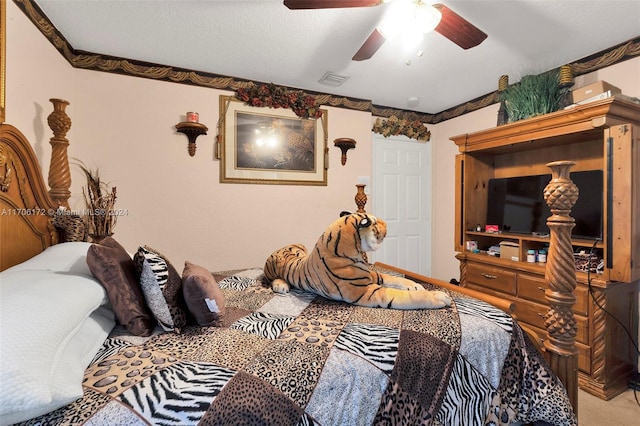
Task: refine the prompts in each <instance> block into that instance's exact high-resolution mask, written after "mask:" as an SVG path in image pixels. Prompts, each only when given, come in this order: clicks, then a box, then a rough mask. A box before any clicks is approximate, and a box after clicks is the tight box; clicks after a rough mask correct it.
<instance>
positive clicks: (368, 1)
mask: <svg viewBox="0 0 640 426" xmlns="http://www.w3.org/2000/svg"><path fill="white" fill-rule="evenodd" d="M391 1H393V0H284V5H285V6H286V7H288V8H289V9H292V10H297V9H332V8H334V9H335V8H337V9H340V8H346V7H369V6H378V5H380V4H382V3H390V2H391ZM395 3H397V4H399V6H398V7H397V8H395V9H394V10H393V12H392V11H391V10H389V12H390V13H389V14H388V16H387V19H385V20H384V21H383V22H381V23H380V25H378V26H377V27H376V28H375V29H374V30H373V32H372V33H371V35H370V36H369V37H368V38H367V39H366V40H365V42H364V43H363V44H362V46H361V47H360V49H359V50H358V51H357V52H356V54H355V55H353V58H351V59H352V60H354V61H364V60H367V59H369V58H371V57H372V56H373V54H374V53H376V51H377V50H378V49H379V48H380V46H382V44H383V43H384V42H385V40H387V39H388V38H390V37H392V33H393V32H394V30H398V29H400V28H402V27H406V26H407V24H408V23H409V22H414V23H416V24H417V25H420V30H421V31H422V32H423V33H426V32H428V31H431V30H435V31H436V32H438V33H440V34H442V35H443V36H445V37H446V38H448V39H449V40H451V41H452V42H454V43H455V44H457V45H458V46H460V47H462V48H463V49H470V48H472V47H475V46H477V45H479V44H480V43H482V42H483V41H484V39H486V38H487V34H485V33H484V32H483V31H481V30H480V29H479V28H477V27H476V26H475V25H473V24H472V23H470V22H469V21H467V20H466V19H464V18H463V17H461V16H460V15H458V14H457V13H455V12H454V11H453V10H451V9H449V8H448V7H447V6H445V5H444V4H442V3H436V4H433V5H430V4H428V3H425V2H423V1H422V0H410V1H409V0H396V2H395Z"/></svg>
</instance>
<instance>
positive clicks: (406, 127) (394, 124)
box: [371, 115, 431, 141]
mask: <svg viewBox="0 0 640 426" xmlns="http://www.w3.org/2000/svg"><path fill="white" fill-rule="evenodd" d="M371 131H372V132H374V133H378V134H380V135H382V136H384V137H385V138H388V137H389V136H397V135H404V136H407V137H409V138H411V139H417V140H419V141H428V140H429V139H431V132H430V131H429V130H428V129H427V126H425V124H424V123H423V122H422V121H420V120H407V119H400V118H398V117H396V116H395V115H392V116H391V117H389V118H388V119H386V120H383V119H381V118H378V119H377V120H376V122H375V124H374V125H373V128H372V129H371Z"/></svg>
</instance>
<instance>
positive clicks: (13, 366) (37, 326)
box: [0, 270, 113, 425]
mask: <svg viewBox="0 0 640 426" xmlns="http://www.w3.org/2000/svg"><path fill="white" fill-rule="evenodd" d="M106 301H107V295H106V292H105V290H104V288H103V287H102V285H101V284H100V283H99V282H98V281H97V280H95V279H94V278H92V277H87V276H85V275H82V274H81V275H72V274H70V273H68V272H55V271H33V270H23V271H21V270H17V271H16V270H12V271H9V270H7V271H4V272H2V273H0V330H2V335H1V339H0V389H2V392H0V419H1V420H0V423H2V424H3V425H4V424H11V423H15V422H19V421H23V420H27V419H29V418H32V417H34V416H37V415H39V414H43V413H46V412H49V411H51V410H54V409H57V408H59V407H62V406H64V405H66V404H68V403H70V402H72V401H74V400H76V399H78V398H79V397H81V396H82V379H83V375H84V369H85V368H86V367H87V365H88V364H89V362H90V361H91V359H92V357H93V356H94V355H95V353H96V352H97V350H98V348H99V346H100V344H101V343H102V342H103V341H104V339H105V338H106V334H105V333H108V332H109V331H110V325H109V324H110V323H109V321H105V319H104V318H101V319H100V318H99V319H98V321H99V323H98V324H96V323H95V322H94V320H87V318H88V317H89V316H90V315H91V314H92V313H93V312H94V311H96V309H98V308H99V307H100V306H101V305H103V304H104V303H106ZM102 316H103V317H104V314H102ZM111 322H113V319H111ZM74 363H77V364H76V365H75V366H73V367H71V366H72V364H74Z"/></svg>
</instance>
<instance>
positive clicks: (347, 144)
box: [333, 138, 356, 166]
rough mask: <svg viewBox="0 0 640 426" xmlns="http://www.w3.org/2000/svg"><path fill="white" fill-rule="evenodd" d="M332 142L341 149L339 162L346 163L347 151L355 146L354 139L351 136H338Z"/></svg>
mask: <svg viewBox="0 0 640 426" xmlns="http://www.w3.org/2000/svg"><path fill="white" fill-rule="evenodd" d="M333 144H334V145H335V146H337V147H338V148H340V150H341V151H342V160H341V163H342V165H343V166H344V165H345V164H347V151H349V150H350V149H352V148H355V147H356V141H355V140H353V139H351V138H338V139H336V140H334V141H333Z"/></svg>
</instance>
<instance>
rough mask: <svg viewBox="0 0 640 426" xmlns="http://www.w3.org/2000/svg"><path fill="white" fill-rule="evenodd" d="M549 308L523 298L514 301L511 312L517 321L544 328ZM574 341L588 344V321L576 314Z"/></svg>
mask: <svg viewBox="0 0 640 426" xmlns="http://www.w3.org/2000/svg"><path fill="white" fill-rule="evenodd" d="M548 311H549V308H548V307H547V306H544V305H540V304H538V303H531V302H527V301H525V300H516V301H515V302H514V309H513V314H514V316H515V317H516V318H517V319H518V321H521V322H524V323H526V324H529V325H531V326H534V327H537V328H539V329H542V330H545V329H546V327H545V325H544V319H545V316H546V315H547V312H548ZM575 319H576V326H577V328H578V329H577V331H576V341H578V342H580V343H584V344H585V345H588V344H589V322H588V321H587V319H586V318H585V317H582V316H579V315H576V316H575Z"/></svg>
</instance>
